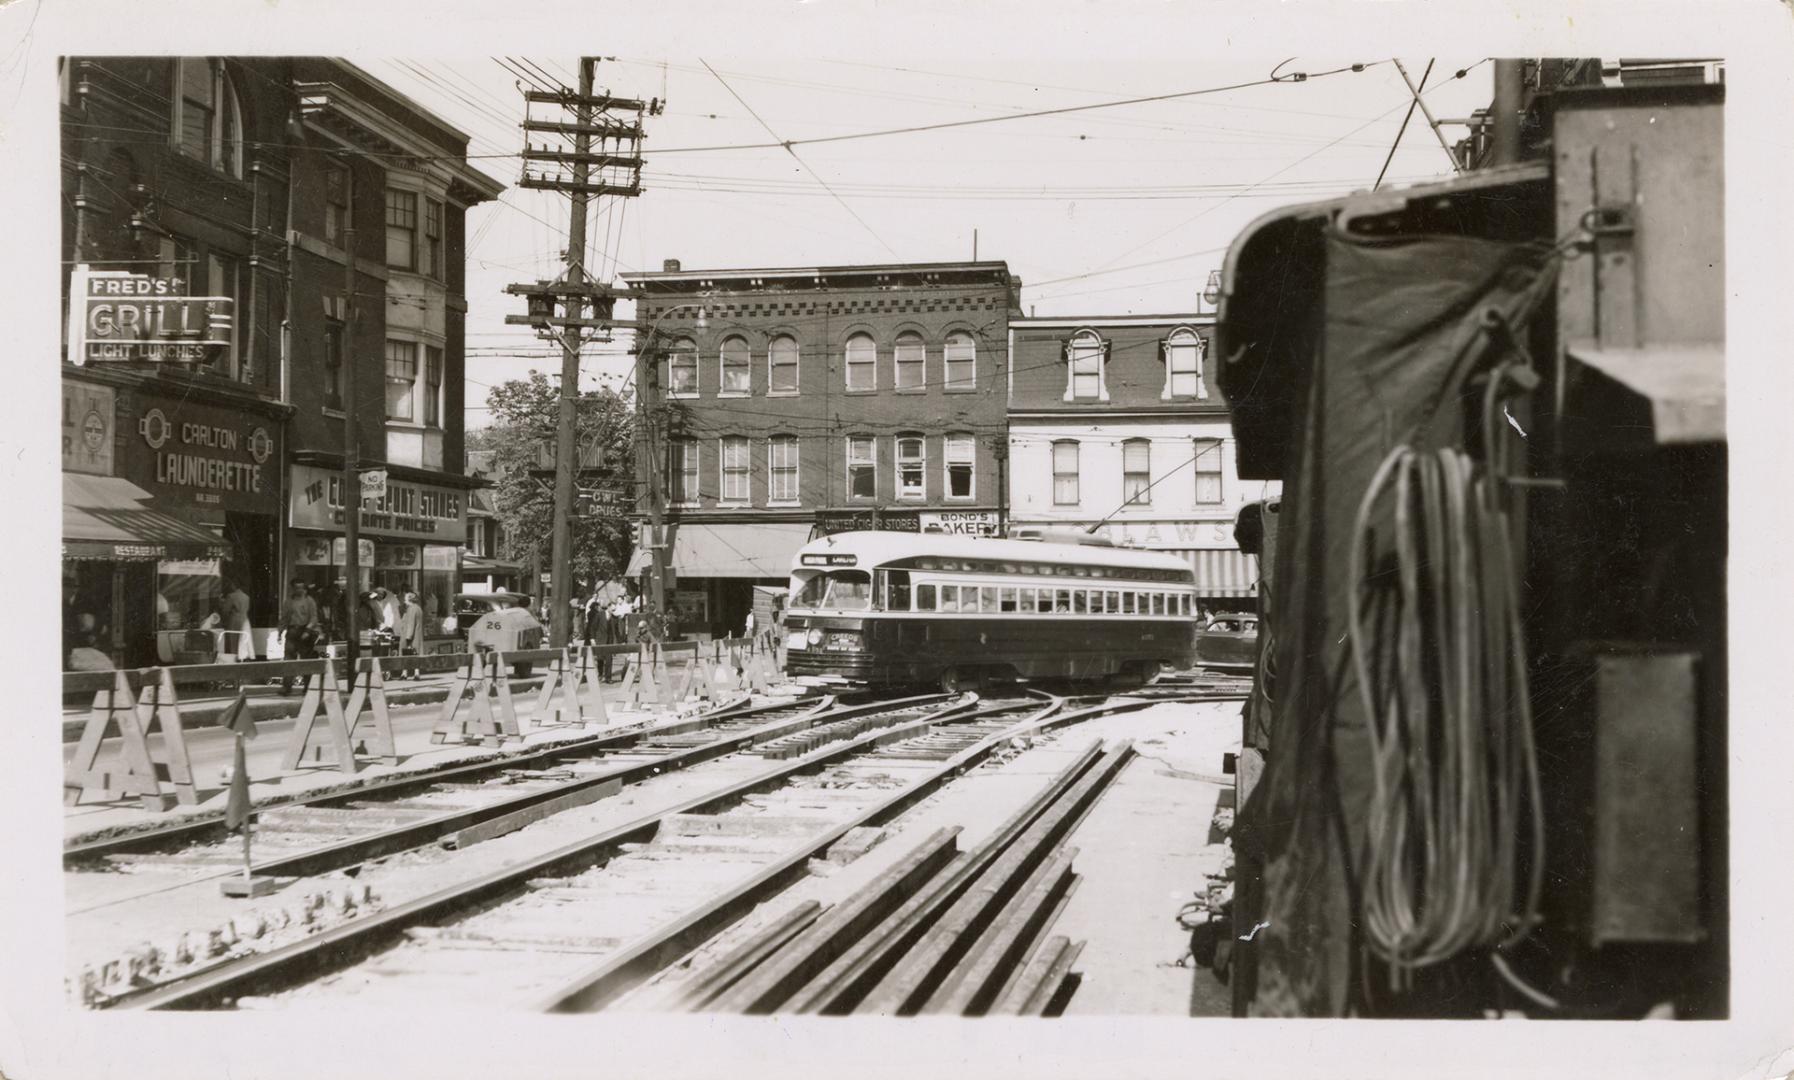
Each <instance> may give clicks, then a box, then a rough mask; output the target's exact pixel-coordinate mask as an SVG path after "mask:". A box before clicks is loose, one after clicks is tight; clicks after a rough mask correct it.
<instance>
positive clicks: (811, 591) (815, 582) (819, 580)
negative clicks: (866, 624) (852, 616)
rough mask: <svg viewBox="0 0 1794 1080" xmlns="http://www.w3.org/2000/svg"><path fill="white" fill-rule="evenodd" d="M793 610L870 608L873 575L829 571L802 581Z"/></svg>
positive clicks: (863, 572) (856, 609)
mask: <svg viewBox="0 0 1794 1080" xmlns="http://www.w3.org/2000/svg"><path fill="white" fill-rule="evenodd" d="M791 606H792V607H794V608H811V609H816V608H822V609H828V610H833V611H865V610H866V609H868V608H870V607H871V606H872V576H871V575H870V574H868V573H866V572H865V571H864V570H830V571H829V572H828V573H826V574H817V575H816V576H815V577H813V578H811V579H810V580H808V581H806V582H804V587H803V590H802V591H801V592H799V593H798V594H797V599H795V600H793V601H792V602H791Z"/></svg>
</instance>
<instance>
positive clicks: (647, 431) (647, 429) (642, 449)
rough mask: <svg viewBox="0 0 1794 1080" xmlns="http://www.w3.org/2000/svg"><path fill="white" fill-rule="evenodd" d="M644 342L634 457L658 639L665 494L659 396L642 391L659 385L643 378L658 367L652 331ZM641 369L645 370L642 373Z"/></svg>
mask: <svg viewBox="0 0 1794 1080" xmlns="http://www.w3.org/2000/svg"><path fill="white" fill-rule="evenodd" d="M647 342H648V348H646V349H641V350H637V354H636V364H637V367H636V372H635V387H636V391H635V399H636V402H637V404H638V407H639V415H638V416H637V417H636V424H635V431H636V439H637V440H638V443H637V445H638V447H639V449H638V450H637V452H636V460H637V461H640V462H641V467H642V468H643V469H644V470H646V472H647V474H648V475H647V480H648V527H649V530H650V531H649V534H648V539H649V547H648V557H649V564H648V611H649V613H650V615H651V619H650V620H649V626H648V636H649V637H650V638H651V639H653V640H654V641H659V640H660V638H661V631H662V629H663V628H664V627H665V626H666V620H665V618H664V616H665V614H666V609H667V603H666V601H667V588H666V581H667V546H666V540H667V536H666V532H665V530H666V521H665V517H664V514H663V508H664V507H665V506H666V493H665V492H663V491H662V490H661V488H660V479H661V477H660V472H661V470H660V464H661V463H660V461H659V460H658V458H657V455H656V452H655V446H654V427H655V417H654V411H655V410H656V409H657V408H659V403H660V395H659V393H658V392H657V393H654V394H653V395H651V396H650V395H649V394H648V393H646V392H645V389H646V388H648V387H651V386H652V387H654V389H655V390H656V391H658V389H659V387H658V386H657V385H656V384H655V383H652V382H649V381H646V379H645V378H644V376H647V378H649V379H651V378H653V373H654V372H655V371H657V370H658V362H659V353H658V351H657V350H656V349H655V346H654V331H650V332H649V333H648V337H647ZM643 368H646V369H647V370H646V371H645V372H644V370H643ZM682 464H683V463H682Z"/></svg>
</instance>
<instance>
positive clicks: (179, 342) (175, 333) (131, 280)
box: [69, 267, 232, 364]
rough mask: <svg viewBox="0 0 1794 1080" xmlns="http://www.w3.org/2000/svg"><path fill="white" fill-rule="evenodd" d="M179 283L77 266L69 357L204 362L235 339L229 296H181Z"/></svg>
mask: <svg viewBox="0 0 1794 1080" xmlns="http://www.w3.org/2000/svg"><path fill="white" fill-rule="evenodd" d="M179 286H180V282H179V281H177V280H175V279H172V278H157V277H150V276H149V275H147V274H131V273H125V272H123V271H117V270H89V269H87V268H86V267H77V268H76V269H75V270H74V272H73V273H71V274H70V275H69V360H70V361H71V362H73V363H75V364H88V363H102V362H118V361H128V360H142V361H152V362H157V363H175V364H204V363H209V362H210V361H212V360H213V359H215V358H216V357H217V355H218V353H219V352H220V351H221V350H223V349H225V348H228V347H229V345H230V342H231V316H232V312H231V305H232V301H231V299H230V298H229V297H227V296H183V295H181V293H180V291H179Z"/></svg>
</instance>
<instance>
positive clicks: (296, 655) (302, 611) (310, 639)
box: [280, 581, 318, 694]
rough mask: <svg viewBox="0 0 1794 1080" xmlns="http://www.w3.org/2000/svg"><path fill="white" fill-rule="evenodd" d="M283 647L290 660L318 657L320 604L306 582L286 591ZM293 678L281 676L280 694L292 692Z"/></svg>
mask: <svg viewBox="0 0 1794 1080" xmlns="http://www.w3.org/2000/svg"><path fill="white" fill-rule="evenodd" d="M280 632H281V645H282V646H283V651H284V652H285V653H286V658H287V659H288V660H313V659H316V658H317V655H318V654H317V643H318V602H317V601H316V600H313V599H312V598H311V594H310V593H308V592H307V591H306V589H305V582H303V581H295V582H293V584H292V586H291V587H290V588H289V589H288V590H287V602H286V603H284V604H282V605H281V606H280ZM292 689H293V680H292V677H291V676H282V677H281V680H280V692H281V693H282V694H288V693H291V692H292Z"/></svg>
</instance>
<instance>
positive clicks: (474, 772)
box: [62, 697, 857, 866]
mask: <svg viewBox="0 0 1794 1080" xmlns="http://www.w3.org/2000/svg"><path fill="white" fill-rule="evenodd" d="M815 702H816V704H815V705H814V706H813V708H812V710H811V711H812V712H815V711H819V710H822V709H826V708H831V707H834V706H835V704H836V700H835V699H834V698H832V697H823V698H818V699H815ZM799 703H801V699H800V702H774V703H770V704H766V705H751V706H746V707H743V706H742V704H741V702H740V701H735V702H731V703H729V704H726V705H723V706H721V707H719V708H716V709H713V710H710V711H707V712H702V713H698V714H696V715H693V716H687V717H682V718H680V719H677V720H669V721H665V722H663V723H658V724H655V723H649V724H643V725H631V726H630V727H628V728H626V729H623V730H621V731H612V732H606V733H604V734H601V735H594V736H592V737H591V738H586V739H574V740H569V741H567V742H557V743H553V744H551V745H547V746H539V747H534V748H527V749H521V750H519V751H517V752H505V751H500V752H499V753H498V754H496V755H494V756H492V757H488V758H483V759H481V760H479V761H475V762H469V763H465V764H456V763H450V764H447V765H443V766H437V767H432V768H427V769H413V770H407V771H405V772H403V773H398V774H394V775H390V776H383V777H378V778H371V779H369V780H367V781H366V782H362V783H352V784H350V785H349V786H347V787H335V788H331V789H330V790H329V791H324V792H319V793H317V794H314V795H304V794H300V795H297V796H295V797H292V798H284V799H282V798H276V799H271V800H269V801H267V802H265V803H261V804H259V805H257V806H256V807H255V810H256V811H257V812H260V811H262V810H271V809H275V808H280V809H289V808H293V807H329V806H336V805H340V804H343V803H348V802H356V801H361V800H365V799H388V798H395V797H399V796H403V795H407V794H410V793H413V792H416V791H418V790H420V789H423V788H427V787H430V786H431V785H434V784H439V783H445V782H457V783H464V782H469V781H475V780H479V779H482V778H485V777H487V776H490V775H492V774H495V773H500V772H503V771H505V770H507V769H527V768H535V767H539V766H541V765H544V764H551V763H554V762H557V761H560V760H563V759H566V758H577V757H586V756H591V755H593V754H597V753H603V752H604V751H607V750H622V749H628V748H629V747H631V746H634V745H636V744H637V743H640V742H642V741H644V740H647V739H653V738H658V737H661V736H666V735H681V734H685V733H687V732H690V731H696V730H699V729H702V728H705V727H709V726H711V725H713V724H716V723H719V722H721V721H726V720H735V719H739V718H741V717H748V716H757V715H760V714H761V713H767V712H776V711H780V710H785V709H790V708H792V707H793V705H795V704H799ZM848 707H850V708H852V707H857V706H848ZM804 715H809V714H804ZM223 834H224V811H223V810H217V811H210V812H207V813H204V814H193V815H187V816H183V817H182V818H181V819H180V820H178V821H170V822H158V823H156V824H155V825H153V826H151V827H149V828H145V829H139V830H136V831H133V832H127V833H119V834H117V835H113V836H102V837H98V838H95V839H92V840H85V841H82V842H80V843H76V844H70V845H68V846H66V847H64V848H63V852H62V860H63V865H64V866H69V865H71V864H76V863H80V862H82V861H86V860H91V859H97V858H103V857H105V856H107V855H124V854H129V853H132V852H141V851H146V850H154V849H159V848H163V847H169V846H178V845H182V844H193V843H199V842H201V841H203V840H208V839H215V838H216V837H217V836H222V835H223Z"/></svg>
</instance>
